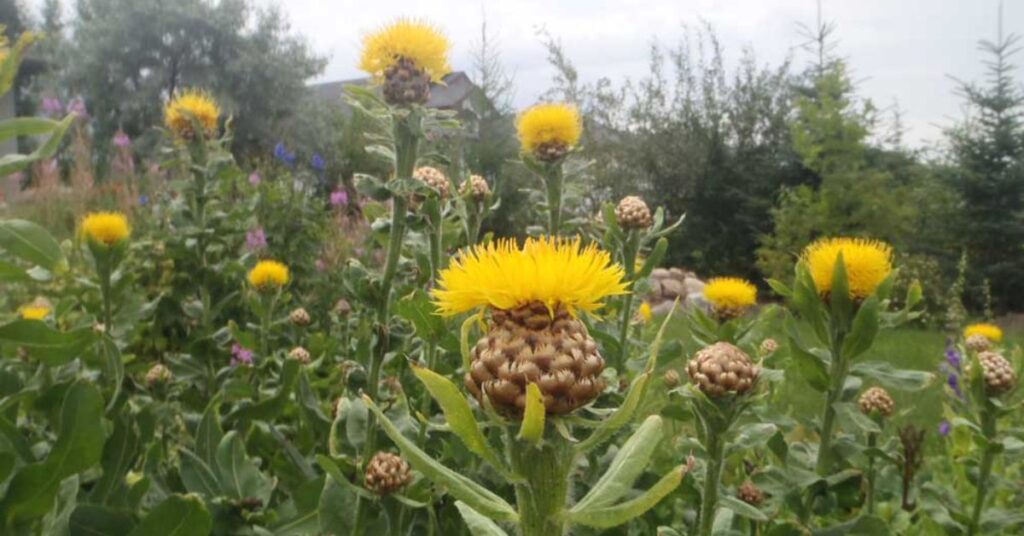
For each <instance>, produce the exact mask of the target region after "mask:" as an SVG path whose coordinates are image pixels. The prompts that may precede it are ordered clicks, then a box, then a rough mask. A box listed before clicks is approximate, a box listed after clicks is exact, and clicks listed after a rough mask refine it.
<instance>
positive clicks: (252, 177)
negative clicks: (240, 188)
mask: <svg viewBox="0 0 1024 536" xmlns="http://www.w3.org/2000/svg"><path fill="white" fill-rule="evenodd" d="M261 182H263V177H260V174H259V173H257V172H255V171H253V172H252V173H250V174H249V184H251V185H253V186H259V185H260V183H261Z"/></svg>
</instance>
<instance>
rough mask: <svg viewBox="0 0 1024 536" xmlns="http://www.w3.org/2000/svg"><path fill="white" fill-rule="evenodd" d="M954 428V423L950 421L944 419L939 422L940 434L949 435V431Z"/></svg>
mask: <svg viewBox="0 0 1024 536" xmlns="http://www.w3.org/2000/svg"><path fill="white" fill-rule="evenodd" d="M952 430H953V425H951V424H949V421H947V420H943V421H942V422H940V423H939V435H941V436H942V437H946V436H948V435H949V432H951V431H952Z"/></svg>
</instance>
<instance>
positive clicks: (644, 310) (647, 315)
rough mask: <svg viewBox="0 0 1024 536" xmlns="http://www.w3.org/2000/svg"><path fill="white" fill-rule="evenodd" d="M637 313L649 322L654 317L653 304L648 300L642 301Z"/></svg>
mask: <svg viewBox="0 0 1024 536" xmlns="http://www.w3.org/2000/svg"><path fill="white" fill-rule="evenodd" d="M637 314H639V315H640V320H641V321H642V322H643V323H644V324H647V323H649V322H650V321H651V319H652V318H654V312H653V311H651V304H650V303H649V302H647V301H643V302H641V303H640V308H639V309H638V310H637Z"/></svg>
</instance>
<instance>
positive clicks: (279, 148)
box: [274, 141, 295, 167]
mask: <svg viewBox="0 0 1024 536" xmlns="http://www.w3.org/2000/svg"><path fill="white" fill-rule="evenodd" d="M274 158H276V159H278V160H280V161H281V162H283V163H284V164H285V165H287V166H288V167H295V153H293V152H290V151H289V150H288V147H286V146H285V144H284V142H283V141H279V142H277V145H275V146H274Z"/></svg>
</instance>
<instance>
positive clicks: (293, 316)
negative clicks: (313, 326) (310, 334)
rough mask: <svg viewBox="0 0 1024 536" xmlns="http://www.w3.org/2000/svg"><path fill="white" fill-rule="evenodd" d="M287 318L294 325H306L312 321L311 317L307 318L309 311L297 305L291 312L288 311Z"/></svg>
mask: <svg viewBox="0 0 1024 536" xmlns="http://www.w3.org/2000/svg"><path fill="white" fill-rule="evenodd" d="M288 320H290V321H291V323H292V324H294V325H296V326H308V325H309V323H310V322H311V321H312V319H311V318H309V313H308V312H306V310H305V309H304V308H302V307H298V308H296V309H295V310H293V311H292V312H291V313H288Z"/></svg>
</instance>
